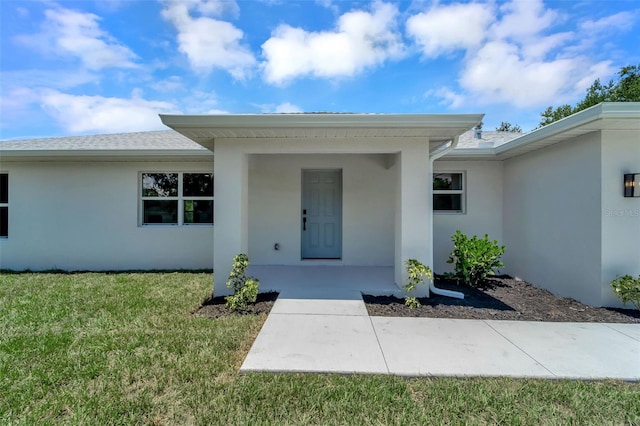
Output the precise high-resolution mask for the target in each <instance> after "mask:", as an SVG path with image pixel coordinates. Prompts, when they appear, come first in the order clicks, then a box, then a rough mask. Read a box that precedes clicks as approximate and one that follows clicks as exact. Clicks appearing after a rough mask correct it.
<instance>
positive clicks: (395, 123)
mask: <svg viewBox="0 0 640 426" xmlns="http://www.w3.org/2000/svg"><path fill="white" fill-rule="evenodd" d="M483 116H484V114H247V115H171V114H160V119H161V120H162V123H164V124H165V125H166V126H169V127H171V128H173V129H175V128H207V127H218V128H304V127H324V126H327V127H347V128H359V127H362V128H376V127H386V128H389V127H400V128H402V127H412V128H415V127H418V128H420V127H425V128H429V127H468V128H471V127H473V126H475V125H476V124H478V123H479V122H480V120H482V117H483Z"/></svg>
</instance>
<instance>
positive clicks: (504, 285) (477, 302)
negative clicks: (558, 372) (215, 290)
mask: <svg viewBox="0 0 640 426" xmlns="http://www.w3.org/2000/svg"><path fill="white" fill-rule="evenodd" d="M436 286H437V287H439V288H442V289H447V290H455V291H460V292H462V293H464V299H463V300H460V299H453V298H450V297H444V296H436V295H431V297H429V298H420V299H419V300H420V303H421V304H422V306H420V307H418V308H413V309H412V308H409V307H407V306H406V305H405V304H404V299H399V298H397V297H393V296H370V295H364V296H363V299H364V302H365V305H366V307H367V311H368V312H369V315H371V316H382V317H414V318H415V317H423V318H458V319H481V320H515V321H554V322H611V323H635V324H640V311H638V310H636V309H616V308H594V307H592V306H588V305H584V304H582V303H580V302H578V301H576V300H573V299H569V298H564V297H557V296H554V295H553V294H551V293H550V292H548V291H547V290H543V289H541V288H538V287H534V286H532V285H531V284H528V283H526V282H524V281H519V280H516V279H513V278H511V277H509V276H498V277H493V278H490V279H489V280H487V282H486V285H485V286H484V287H483V288H480V289H475V288H471V287H467V286H462V285H458V284H457V283H456V282H455V281H452V280H447V279H444V278H443V277H441V276H437V277H436ZM277 298H278V293H276V292H270V293H260V294H259V295H258V300H257V301H256V303H255V304H252V305H249V306H248V307H247V310H246V311H235V312H234V311H230V310H229V309H227V307H226V305H225V299H224V297H214V298H211V299H208V300H206V301H205V302H204V303H203V304H202V306H200V307H199V308H197V309H196V310H195V311H194V315H198V316H203V317H207V318H213V319H217V318H227V317H237V316H243V315H261V314H269V312H271V308H272V307H273V304H274V303H275V301H276V299H277Z"/></svg>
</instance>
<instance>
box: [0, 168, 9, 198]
mask: <svg viewBox="0 0 640 426" xmlns="http://www.w3.org/2000/svg"><path fill="white" fill-rule="evenodd" d="M8 202H9V175H8V174H6V173H2V174H0V203H8Z"/></svg>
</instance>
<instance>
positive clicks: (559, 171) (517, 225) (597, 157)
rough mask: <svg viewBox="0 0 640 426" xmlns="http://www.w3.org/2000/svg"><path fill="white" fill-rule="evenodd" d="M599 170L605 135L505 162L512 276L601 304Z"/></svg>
mask: <svg viewBox="0 0 640 426" xmlns="http://www.w3.org/2000/svg"><path fill="white" fill-rule="evenodd" d="M600 163H601V148H600V133H599V132H593V133H589V134H587V135H584V136H581V137H578V138H574V139H571V140H568V141H566V142H561V143H559V144H557V145H553V146H550V147H547V148H544V149H540V150H536V151H533V152H531V153H528V154H524V155H521V156H518V157H515V158H512V159H508V160H506V161H505V163H504V200H505V201H504V210H503V218H504V228H503V235H504V241H505V244H506V246H507V251H506V253H505V256H504V259H505V270H506V272H507V273H509V274H510V275H513V276H517V277H521V278H523V279H525V280H526V281H528V282H530V283H532V284H534V285H536V286H539V287H543V288H546V289H548V290H550V291H552V292H553V293H555V294H557V295H560V296H566V297H573V298H575V299H578V300H580V301H582V302H585V303H588V304H591V305H600V304H601V302H602V291H601V268H600V261H601V255H600V254H601V249H600V247H601V241H602V238H601V223H602V212H601V190H600V187H601V181H602V179H601V169H600ZM619 179H620V181H621V180H622V177H621V176H620V177H619Z"/></svg>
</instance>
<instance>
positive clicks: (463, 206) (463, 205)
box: [431, 170, 467, 215]
mask: <svg viewBox="0 0 640 426" xmlns="http://www.w3.org/2000/svg"><path fill="white" fill-rule="evenodd" d="M437 174H459V175H462V177H461V182H462V189H437V190H436V189H433V178H434V175H437ZM431 188H432V193H433V195H437V194H460V210H436V209H435V207H434V206H433V205H432V206H431V208H432V210H433V214H442V215H464V214H467V172H466V171H465V170H433V171H432V173H431ZM431 202H432V203H433V197H431Z"/></svg>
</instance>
